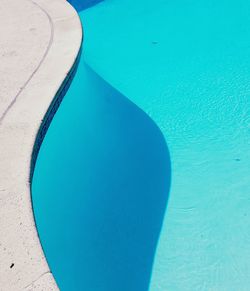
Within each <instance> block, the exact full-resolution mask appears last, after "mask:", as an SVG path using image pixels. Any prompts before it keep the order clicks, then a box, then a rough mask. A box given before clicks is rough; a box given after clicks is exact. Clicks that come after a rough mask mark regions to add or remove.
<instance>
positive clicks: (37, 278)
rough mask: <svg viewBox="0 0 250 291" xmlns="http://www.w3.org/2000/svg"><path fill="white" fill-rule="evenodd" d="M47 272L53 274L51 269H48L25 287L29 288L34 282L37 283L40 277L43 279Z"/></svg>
mask: <svg viewBox="0 0 250 291" xmlns="http://www.w3.org/2000/svg"><path fill="white" fill-rule="evenodd" d="M46 274H52V273H51V271H46V272H44V273H42V274H41V275H40V276H39V277H38V278H37V279H35V280H33V281H32V282H31V283H30V284H28V285H26V286H25V287H24V289H27V288H29V287H30V286H31V285H32V284H34V283H36V282H37V281H38V280H39V279H41V278H42V277H43V276H44V275H46Z"/></svg>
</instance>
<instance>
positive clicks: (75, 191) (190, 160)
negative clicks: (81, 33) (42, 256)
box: [33, 0, 250, 291]
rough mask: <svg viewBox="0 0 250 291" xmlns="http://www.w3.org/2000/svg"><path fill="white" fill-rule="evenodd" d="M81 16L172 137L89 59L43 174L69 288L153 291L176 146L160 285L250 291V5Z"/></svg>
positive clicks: (48, 141) (95, 57)
mask: <svg viewBox="0 0 250 291" xmlns="http://www.w3.org/2000/svg"><path fill="white" fill-rule="evenodd" d="M80 16H81V18H82V21H83V24H84V28H85V40H84V45H83V47H84V58H85V61H86V63H88V64H89V65H90V66H91V67H92V68H93V70H94V71H95V72H96V73H98V74H99V75H100V76H102V77H103V78H104V79H105V80H106V82H107V83H109V84H111V85H112V86H113V88H115V89H117V90H118V91H120V92H121V93H122V94H123V95H124V96H126V97H127V98H128V99H129V100H131V101H132V102H134V103H135V104H136V105H137V106H138V107H139V108H141V109H142V110H143V111H144V112H145V113H147V114H148V115H149V116H150V117H151V118H152V119H153V120H154V121H155V123H156V124H157V126H158V127H159V129H160V130H161V132H162V133H163V135H164V137H165V140H166V143H167V145H166V144H165V143H164V140H163V139H162V137H161V135H160V133H159V131H158V129H157V128H156V127H155V125H153V123H152V121H151V120H150V119H149V118H147V117H146V115H144V114H143V113H142V112H141V111H140V110H139V109H138V108H137V107H136V106H135V105H134V104H133V103H130V102H129V101H126V99H125V98H124V96H122V95H121V94H119V93H117V91H115V90H114V89H113V88H112V87H109V86H108V85H107V83H106V82H104V81H103V79H101V78H100V77H98V76H97V75H95V73H94V72H92V71H91V70H89V69H87V71H86V68H85V65H84V62H83V60H82V62H81V64H80V68H79V70H78V72H77V76H76V79H75V81H74V84H73V85H72V87H71V89H70V91H69V92H68V94H67V96H66V98H65V101H63V103H62V106H61V107H60V109H59V112H58V114H57V115H56V117H55V119H54V121H53V122H52V126H51V128H50V130H49V132H48V135H47V136H46V138H45V142H44V144H43V146H42V149H41V152H40V155H39V158H38V162H37V167H36V171H35V176H34V181H33V199H34V208H35V215H36V219H37V224H38V230H39V233H40V236H41V240H42V243H43V246H44V249H45V253H46V255H47V257H48V260H49V263H50V266H51V267H52V271H53V273H54V274H55V277H56V279H57V281H58V283H59V286H60V284H61V288H62V290H101V291H102V290H104V291H106V290H108V291H109V290H115V291H116V290H132V291H133V290H147V284H148V282H149V280H150V271H151V265H152V260H153V256H154V248H155V246H156V242H157V237H158V234H159V230H160V226H161V221H162V219H163V212H164V210H165V206H166V204H167V198H168V192H169V191H168V189H169V182H170V159H169V157H168V149H169V151H170V158H171V188H170V196H169V200H168V206H167V209H166V211H165V216H164V224H163V227H162V230H161V235H160V240H159V244H158V247H157V251H156V254H155V258H154V265H153V271H152V278H151V284H150V290H153V291H154V290H161V291H175V290H180V291H186V290H187V291H189V290H190V291H191V290H219V291H221V290H225V291H235V290H242V291H244V290H249V289H250V276H249V274H250V263H249V262H250V247H249V245H250V218H249V213H250V212H249V210H250V199H249V198H250V179H249V176H250V139H249V136H250V2H248V1H246V0H240V1H237V2H236V1H231V0H228V1H225V0H222V1H203V0H200V1H198V0H180V1H166V0H155V1H154V2H152V1H147V0H146V1H145V0H144V1H142V0H137V1H132V0H123V1H121V0H120V1H119V0H106V1H104V2H102V3H100V4H98V5H96V6H94V7H92V8H90V9H87V10H83V11H81V12H80ZM106 92H107V93H106ZM106 96H111V97H109V98H108V99H106V98H107V97H106ZM108 100H109V101H108ZM110 100H111V101H110ZM109 102H111V104H112V105H110V103H109ZM131 112H133V113H131ZM131 116H134V118H131ZM141 130H142V132H141ZM138 132H140V134H139V133H138ZM131 143H132V144H131ZM118 165H119V166H118ZM148 183H149V184H150V185H149V184H148ZM126 187H128V188H126ZM107 193H108V195H107ZM153 202H154V203H153ZM125 206H126V207H125ZM55 210H56V211H55ZM143 266H144V267H143ZM80 276H82V278H83V279H82V281H81V280H80ZM73 282H74V283H75V284H76V285H75V286H73V285H72V284H73ZM77 284H78V285H77Z"/></svg>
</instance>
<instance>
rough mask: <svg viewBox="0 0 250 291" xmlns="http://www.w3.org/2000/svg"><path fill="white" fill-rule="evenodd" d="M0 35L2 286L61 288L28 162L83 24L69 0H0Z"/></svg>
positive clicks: (72, 57) (72, 59)
mask: <svg viewBox="0 0 250 291" xmlns="http://www.w3.org/2000/svg"><path fill="white" fill-rule="evenodd" d="M0 36H1V37H0V290H4V291H5V290H8V291H10V290H57V285H56V283H55V281H54V279H53V275H52V274H51V272H50V269H49V267H48V265H47V262H46V259H45V257H44V254H43V251H42V248H41V245H40V242H39V238H38V235H37V231H36V227H35V222H34V217H33V212H32V204H31V193H30V182H29V177H30V165H31V155H32V151H33V146H34V143H35V139H36V135H37V132H38V130H39V128H40V125H41V123H42V121H43V118H44V116H45V113H46V112H47V109H48V107H49V105H50V104H51V102H52V100H53V99H54V97H55V95H56V93H57V91H58V89H59V88H60V86H61V85H62V84H63V81H64V79H65V77H66V76H67V75H68V74H70V72H71V67H72V65H73V63H74V62H75V59H76V57H77V54H78V52H79V49H80V46H81V39H82V29H81V24H80V21H79V18H78V15H77V14H76V12H75V10H74V9H73V8H72V7H71V6H70V5H69V4H68V3H67V2H66V1H65V0H1V1H0Z"/></svg>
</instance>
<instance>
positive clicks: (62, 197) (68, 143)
mask: <svg viewBox="0 0 250 291" xmlns="http://www.w3.org/2000/svg"><path fill="white" fill-rule="evenodd" d="M170 175H171V169H170V158H169V153H168V148H167V145H166V143H165V140H164V138H163V135H162V134H161V132H160V130H159V129H158V127H157V126H156V125H155V124H154V123H153V121H152V120H151V119H150V118H149V117H148V116H147V115H146V114H145V113H144V112H143V111H142V110H140V109H139V108H138V107H136V106H135V105H134V104H133V103H131V102H130V101H129V100H128V99H127V98H125V97H124V96H123V95H122V94H120V93H119V92H117V91H116V90H115V89H114V88H112V87H111V86H109V85H108V84H107V83H106V82H105V81H104V80H103V79H101V78H100V77H99V76H98V75H96V74H95V73H94V72H93V71H92V70H91V69H90V68H89V67H87V66H86V65H85V64H84V62H83V60H81V63H80V65H79V69H78V71H77V74H76V77H75V79H74V80H73V83H72V85H71V87H70V89H69V91H68V93H67V95H66V97H65V100H64V101H63V102H62V105H61V106H60V108H59V110H58V113H57V114H56V116H55V118H54V120H53V121H52V124H51V127H50V129H49V130H48V133H47V135H46V137H45V140H44V143H43V145H42V147H41V150H40V153H39V156H38V160H37V164H36V169H35V173H34V178H33V184H32V190H33V206H34V213H35V217H36V222H37V227H38V231H39V235H40V238H41V241H42V245H43V248H44V251H45V254H46V257H47V259H48V262H49V265H50V267H51V270H52V272H53V274H54V276H55V278H56V281H57V283H58V285H59V287H60V288H61V290H71V291H72V290H91V291H111V290H119V291H133V290H135V291H144V290H147V289H148V286H149V281H150V276H151V270H152V264H153V259H154V254H155V250H156V246H157V241H158V238H159V234H160V230H161V225H162V221H163V216H164V212H165V208H166V205H167V200H168V193H169V187H170Z"/></svg>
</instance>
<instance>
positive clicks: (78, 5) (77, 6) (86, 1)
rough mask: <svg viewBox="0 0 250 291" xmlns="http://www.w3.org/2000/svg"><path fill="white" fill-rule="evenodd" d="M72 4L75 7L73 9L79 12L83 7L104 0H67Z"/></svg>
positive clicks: (85, 7)
mask: <svg viewBox="0 0 250 291" xmlns="http://www.w3.org/2000/svg"><path fill="white" fill-rule="evenodd" d="M67 1H68V2H69V3H70V4H71V5H72V6H74V7H75V9H76V10H77V11H78V12H80V11H82V10H84V9H87V8H89V7H91V6H94V5H96V4H97V3H99V2H102V1H104V0H84V1H79V0H67Z"/></svg>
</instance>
